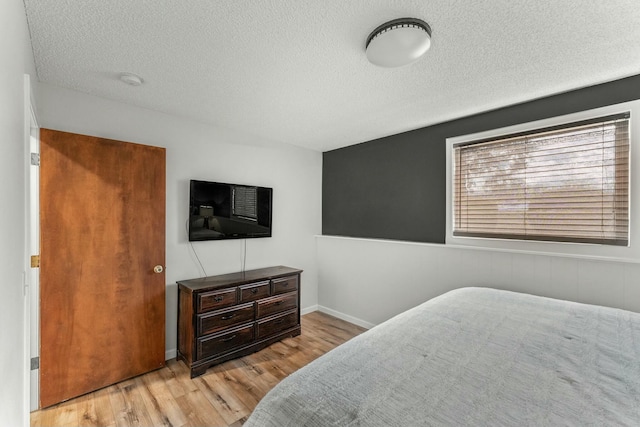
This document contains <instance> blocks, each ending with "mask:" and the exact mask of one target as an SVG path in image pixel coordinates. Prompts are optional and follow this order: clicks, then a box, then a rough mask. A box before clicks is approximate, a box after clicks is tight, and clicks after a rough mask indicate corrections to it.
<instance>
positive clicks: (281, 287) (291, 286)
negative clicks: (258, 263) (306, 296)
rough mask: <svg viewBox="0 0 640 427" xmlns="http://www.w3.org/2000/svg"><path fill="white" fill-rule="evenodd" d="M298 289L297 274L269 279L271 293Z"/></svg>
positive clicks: (282, 292)
mask: <svg viewBox="0 0 640 427" xmlns="http://www.w3.org/2000/svg"><path fill="white" fill-rule="evenodd" d="M297 290H298V276H287V277H281V278H279V279H273V280H272V281H271V295H277V294H284V293H286V292H291V291H297Z"/></svg>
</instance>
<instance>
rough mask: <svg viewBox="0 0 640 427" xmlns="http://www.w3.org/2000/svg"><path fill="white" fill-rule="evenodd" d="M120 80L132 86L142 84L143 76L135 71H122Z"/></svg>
mask: <svg viewBox="0 0 640 427" xmlns="http://www.w3.org/2000/svg"><path fill="white" fill-rule="evenodd" d="M120 80H122V81H123V82H125V83H126V84H128V85H130V86H140V85H141V84H142V82H143V80H142V77H140V76H138V75H137V74H133V73H122V74H120Z"/></svg>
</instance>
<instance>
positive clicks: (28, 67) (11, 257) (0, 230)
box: [0, 0, 35, 426]
mask: <svg viewBox="0 0 640 427" xmlns="http://www.w3.org/2000/svg"><path fill="white" fill-rule="evenodd" d="M0 28H1V29H2V37H0V135H2V136H1V137H0V200H1V202H0V287H1V288H2V298H0V325H2V327H1V328H0V342H1V343H2V347H1V350H0V378H2V384H1V385H0V420H1V421H0V423H1V424H3V425H13V426H20V425H28V423H29V417H28V411H27V408H28V405H27V402H26V400H27V399H25V393H26V388H27V384H26V383H25V381H24V380H25V378H28V372H27V369H26V368H27V364H26V360H27V359H28V357H29V355H28V354H26V352H25V345H26V340H25V331H24V327H25V314H26V313H25V305H24V304H25V298H24V296H23V278H22V277H23V272H24V271H25V267H26V266H25V256H24V252H25V217H26V216H27V215H26V211H25V185H26V184H25V183H26V180H25V173H26V172H25V170H26V164H25V160H26V158H25V150H26V148H25V134H24V131H25V115H24V108H25V107H24V74H25V73H27V74H30V75H35V67H34V65H33V55H32V53H31V45H30V40H29V31H28V28H27V22H26V18H25V12H24V6H23V3H22V1H21V0H3V1H2V2H0Z"/></svg>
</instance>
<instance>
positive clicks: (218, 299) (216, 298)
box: [213, 295, 224, 302]
mask: <svg viewBox="0 0 640 427" xmlns="http://www.w3.org/2000/svg"><path fill="white" fill-rule="evenodd" d="M223 299H224V297H223V296H221V295H217V296H215V297H214V298H213V300H214V301H215V302H220V301H222V300H223Z"/></svg>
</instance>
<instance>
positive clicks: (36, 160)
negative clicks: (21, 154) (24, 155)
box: [31, 153, 40, 166]
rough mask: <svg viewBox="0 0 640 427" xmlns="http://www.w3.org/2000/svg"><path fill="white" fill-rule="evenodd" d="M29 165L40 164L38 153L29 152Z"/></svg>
mask: <svg viewBox="0 0 640 427" xmlns="http://www.w3.org/2000/svg"><path fill="white" fill-rule="evenodd" d="M31 165H32V166H40V154H39V153H31Z"/></svg>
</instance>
